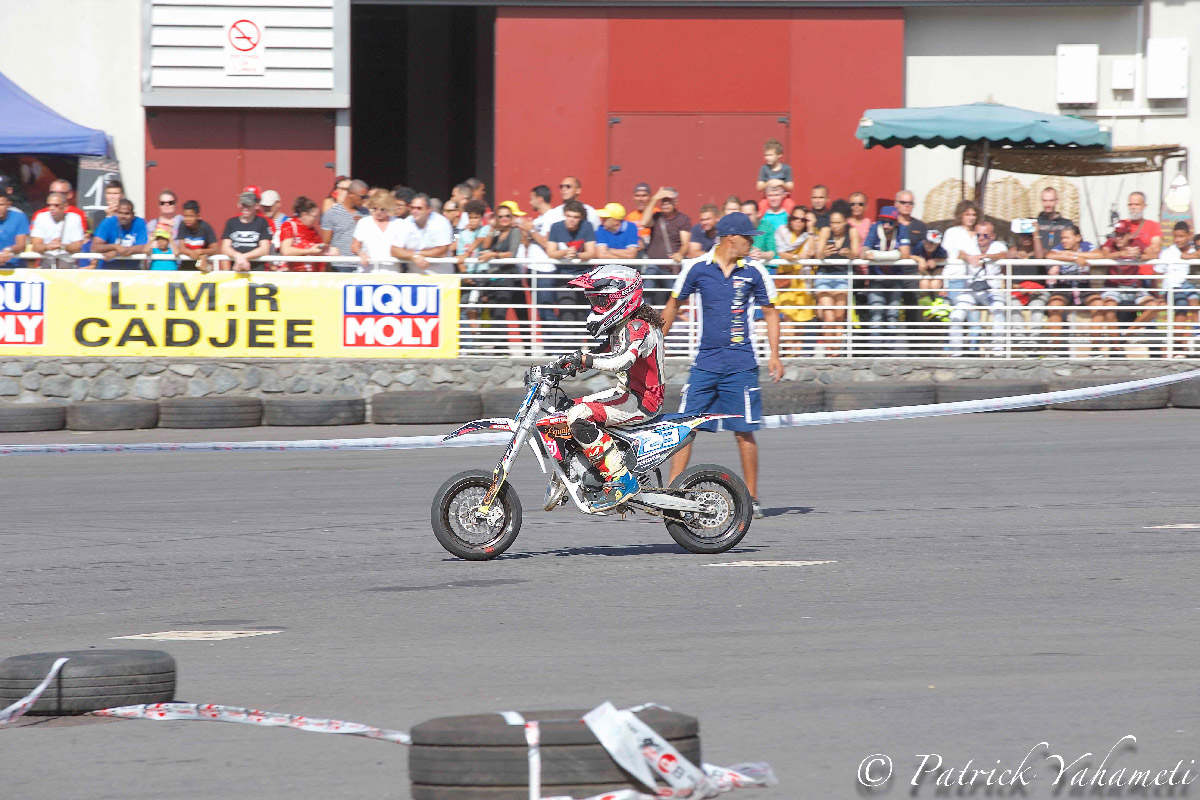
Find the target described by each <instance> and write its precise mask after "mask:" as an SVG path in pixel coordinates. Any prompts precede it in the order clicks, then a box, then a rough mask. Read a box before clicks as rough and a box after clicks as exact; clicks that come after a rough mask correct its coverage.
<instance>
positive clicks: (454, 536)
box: [430, 469, 521, 561]
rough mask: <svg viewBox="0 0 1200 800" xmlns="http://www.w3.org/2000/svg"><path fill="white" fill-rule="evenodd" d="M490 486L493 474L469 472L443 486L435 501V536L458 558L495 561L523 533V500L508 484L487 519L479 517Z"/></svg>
mask: <svg viewBox="0 0 1200 800" xmlns="http://www.w3.org/2000/svg"><path fill="white" fill-rule="evenodd" d="M491 485H492V474H491V473H490V472H484V471H483V470H476V469H473V470H467V471H466V472H460V473H458V474H457V475H455V476H454V477H452V478H450V479H449V480H447V481H446V482H445V483H443V484H442V487H441V488H440V489H438V491H437V494H436V495H434V497H433V507H432V509H431V510H430V511H431V513H430V522H431V523H432V525H433V535H434V536H436V537H437V540H438V542H439V543H440V544H441V545H442V547H444V548H446V549H447V550H448V551H450V552H451V553H453V554H454V555H456V556H458V557H459V558H465V559H467V560H468V561H487V560H489V559H493V558H495V557H496V556H498V555H500V554H501V553H503V552H504V551H505V550H507V549H508V548H509V547H511V546H512V543H513V542H514V541H516V539H517V534H518V533H520V532H521V500H520V498H519V497H517V493H516V492H515V491H514V490H513V489H512V487H511V486H509V485H508V484H507V483H506V484H504V485H503V486H502V487H500V493H499V494H498V495H497V497H496V500H495V502H494V503H492V506H491V509H490V510H489V512H488V514H487V515H486V516H484V517H480V516H479V515H478V514H477V513H476V509H478V508H479V506H480V504H481V503H483V498H484V496H486V495H487V492H488V489H489V488H491Z"/></svg>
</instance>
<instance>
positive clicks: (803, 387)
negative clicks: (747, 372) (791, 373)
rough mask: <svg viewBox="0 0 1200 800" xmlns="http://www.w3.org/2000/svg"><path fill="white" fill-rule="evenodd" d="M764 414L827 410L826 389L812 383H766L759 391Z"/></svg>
mask: <svg viewBox="0 0 1200 800" xmlns="http://www.w3.org/2000/svg"><path fill="white" fill-rule="evenodd" d="M759 393H760V395H761V397H762V407H763V408H762V413H763V414H764V415H773V414H807V413H809V412H811V411H824V410H825V387H824V386H822V385H821V384H819V383H813V382H811V381H788V382H785V383H764V384H762V388H761V389H760V390H759Z"/></svg>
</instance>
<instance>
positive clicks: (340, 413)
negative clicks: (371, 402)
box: [262, 397, 367, 427]
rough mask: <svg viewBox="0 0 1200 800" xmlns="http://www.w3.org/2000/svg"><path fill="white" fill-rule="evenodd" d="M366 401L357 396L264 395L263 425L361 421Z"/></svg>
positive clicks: (362, 421) (355, 422) (362, 420)
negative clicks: (265, 396) (266, 396)
mask: <svg viewBox="0 0 1200 800" xmlns="http://www.w3.org/2000/svg"><path fill="white" fill-rule="evenodd" d="M366 421H367V401H366V400H364V399H363V398H361V397H268V398H266V399H264V400H263V411H262V424H263V425H298V426H305V427H308V426H317V425H362V424H363V423H364V422H366Z"/></svg>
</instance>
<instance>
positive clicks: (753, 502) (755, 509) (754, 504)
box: [750, 497, 764, 519]
mask: <svg viewBox="0 0 1200 800" xmlns="http://www.w3.org/2000/svg"><path fill="white" fill-rule="evenodd" d="M750 510H751V512H752V513H753V514H754V518H755V519H762V518H763V516H764V515H763V510H762V506H760V505H759V504H758V498H757V497H751V498H750Z"/></svg>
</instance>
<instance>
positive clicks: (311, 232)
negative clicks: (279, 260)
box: [275, 195, 339, 272]
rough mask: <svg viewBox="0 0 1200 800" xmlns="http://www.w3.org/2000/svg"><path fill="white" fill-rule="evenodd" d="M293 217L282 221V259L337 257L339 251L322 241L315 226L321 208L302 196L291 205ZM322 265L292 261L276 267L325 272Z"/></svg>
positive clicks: (278, 268)
mask: <svg viewBox="0 0 1200 800" xmlns="http://www.w3.org/2000/svg"><path fill="white" fill-rule="evenodd" d="M292 212H293V216H292V217H290V218H288V219H287V220H285V221H284V223H283V225H282V227H280V229H279V254H280V255H284V256H336V255H339V253H338V249H337V248H336V247H333V246H332V245H328V244H326V243H325V242H323V241H322V240H321V232H320V231H319V230H317V227H316V226H317V224H318V222H319V221H320V218H321V207H320V206H318V205H317V204H316V202H315V201H313V200H310V199H309V198H307V197H304V196H303V195H301V196H300V197H297V198H296V202H295V203H293V204H292ZM325 268H326V265H325V264H324V263H320V262H317V263H314V262H312V261H292V262H289V263H284V264H280V265H278V267H275V269H276V270H277V271H285V272H325Z"/></svg>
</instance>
